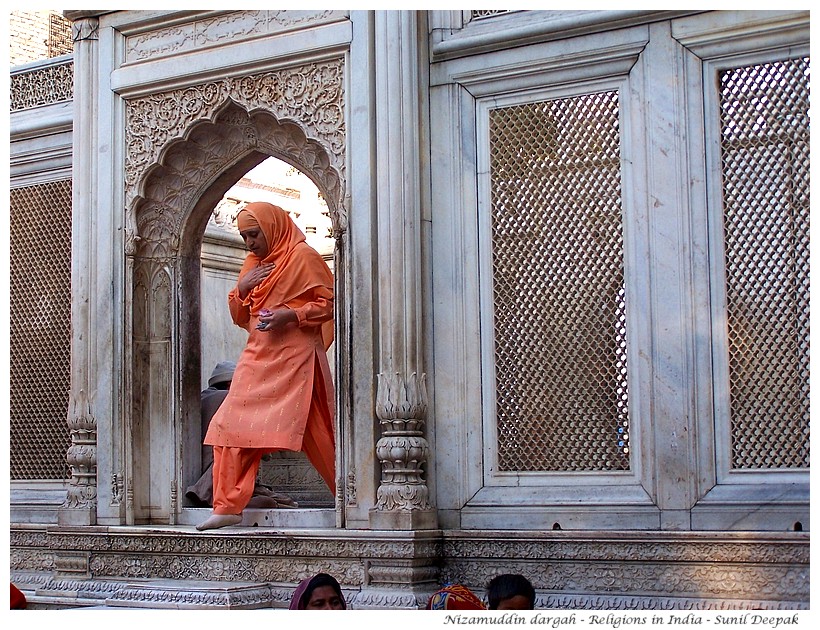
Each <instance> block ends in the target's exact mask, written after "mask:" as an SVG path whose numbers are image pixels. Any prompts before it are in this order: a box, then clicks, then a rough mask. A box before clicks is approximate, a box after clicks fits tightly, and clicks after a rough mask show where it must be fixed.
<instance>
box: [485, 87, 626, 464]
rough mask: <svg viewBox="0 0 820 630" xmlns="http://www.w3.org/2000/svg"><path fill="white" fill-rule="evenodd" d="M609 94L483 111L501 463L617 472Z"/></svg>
mask: <svg viewBox="0 0 820 630" xmlns="http://www.w3.org/2000/svg"><path fill="white" fill-rule="evenodd" d="M618 118H619V104H618V92H617V91H609V92H601V93H596V94H587V95H583V96H578V97H573V98H562V99H557V100H547V101H541V102H535V103H526V104H522V105H514V106H510V107H500V108H497V109H493V110H491V111H490V120H489V125H490V169H491V202H492V250H493V251H492V264H493V308H494V318H495V319H494V327H495V330H494V334H495V370H496V418H497V437H498V466H499V469H500V470H501V471H618V470H628V469H629V466H630V464H629V421H628V415H627V411H628V395H627V379H626V369H627V356H626V319H625V308H626V305H625V296H624V272H623V268H624V264H623V226H622V208H621V172H620V136H619V120H618Z"/></svg>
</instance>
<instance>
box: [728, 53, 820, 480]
mask: <svg viewBox="0 0 820 630" xmlns="http://www.w3.org/2000/svg"><path fill="white" fill-rule="evenodd" d="M720 110H721V113H720V116H721V120H720V123H721V158H722V171H723V204H724V208H723V222H724V238H725V261H726V296H727V306H728V314H727V315H728V337H729V380H730V384H729V386H730V408H731V411H730V415H731V466H732V468H734V469H773V468H804V467H806V468H807V467H808V466H809V59H808V58H807V57H804V58H799V59H790V60H787V61H780V62H776V63H767V64H761V65H754V66H746V67H741V68H735V69H731V70H725V71H723V72H722V73H721V75H720Z"/></svg>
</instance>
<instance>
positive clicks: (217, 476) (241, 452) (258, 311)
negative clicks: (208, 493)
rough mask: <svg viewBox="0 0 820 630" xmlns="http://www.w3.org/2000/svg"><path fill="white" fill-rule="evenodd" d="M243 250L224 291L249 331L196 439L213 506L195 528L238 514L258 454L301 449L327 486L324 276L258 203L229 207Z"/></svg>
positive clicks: (329, 439) (328, 337)
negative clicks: (234, 210)
mask: <svg viewBox="0 0 820 630" xmlns="http://www.w3.org/2000/svg"><path fill="white" fill-rule="evenodd" d="M236 223H237V227H238V228H239V233H240V235H241V236H242V239H243V240H244V241H245V245H246V247H247V248H248V255H247V256H246V257H245V262H244V263H243V265H242V269H241V270H240V272H239V278H238V280H237V284H236V286H235V287H234V289H233V290H231V292H230V293H229V294H228V309H229V311H230V316H231V319H232V320H233V322H234V323H235V324H236V325H237V326H239V327H241V328H243V329H245V330H246V331H247V332H248V338H247V341H246V345H245V349H244V350H243V351H242V353H241V354H240V356H239V359H238V360H237V364H236V371H235V373H234V377H233V380H232V384H231V388H230V390H229V391H228V394H227V395H226V397H225V400H224V402H223V403H222V405H221V406H220V407H219V409H218V410H217V411H216V412H215V414H214V416H213V418H212V420H211V422H210V424H209V425H208V431H207V434H206V435H205V438H204V440H203V443H204V444H206V445H209V446H212V447H213V455H214V466H213V512H212V514H211V516H209V517H208V519H207V520H205V521H204V522H203V523H200V524H199V525H197V530H199V531H203V530H208V529H218V528H222V527H228V526H232V525H239V524H240V523H241V522H242V513H243V511H244V510H245V508H246V507H248V504H249V502H250V500H251V498H252V496H253V492H254V487H255V478H256V475H257V473H258V471H259V462H260V461H261V458H262V457H263V456H264V455H266V454H267V453H272V452H276V451H302V452H304V453H305V455H306V456H307V459H308V460H309V461H310V463H311V464H312V465H313V467H314V468H315V469H316V471H317V472H318V473H319V475H320V476H321V477H322V479H323V480H324V481H325V483H326V484H327V486H328V489H329V490H330V492H331V494H333V495H335V493H336V470H335V460H336V446H335V435H334V427H333V417H334V413H335V406H334V387H333V380H332V374H331V370H330V366H329V364H328V361H327V354H326V353H327V349H328V347H329V346H330V344H331V342H332V340H333V274H332V273H331V271H330V268H329V267H328V266H327V263H326V262H325V261H324V259H323V258H322V256H321V255H320V254H319V253H318V252H317V251H316V250H314V249H313V248H312V247H310V246H309V245H308V244H307V242H306V241H305V235H304V234H303V233H302V231H301V230H300V229H299V228H298V227H297V226H296V224H295V223H294V222H293V220H292V219H291V218H290V216H289V215H288V213H287V212H286V211H285V210H283V209H282V208H280V207H279V206H275V205H273V204H270V203H267V202H253V203H249V204H248V205H247V206H246V207H245V208H243V209H242V210H241V211H240V212H239V214H238V215H237V220H236Z"/></svg>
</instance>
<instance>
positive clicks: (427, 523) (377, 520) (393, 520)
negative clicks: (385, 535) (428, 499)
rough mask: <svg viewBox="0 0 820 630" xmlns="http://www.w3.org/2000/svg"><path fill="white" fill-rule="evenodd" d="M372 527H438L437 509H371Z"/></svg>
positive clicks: (396, 528) (400, 528) (395, 528)
mask: <svg viewBox="0 0 820 630" xmlns="http://www.w3.org/2000/svg"><path fill="white" fill-rule="evenodd" d="M370 527H371V528H373V529H386V530H417V529H437V528H438V519H437V515H436V511H435V510H433V509H429V510H391V511H386V510H379V509H373V510H370Z"/></svg>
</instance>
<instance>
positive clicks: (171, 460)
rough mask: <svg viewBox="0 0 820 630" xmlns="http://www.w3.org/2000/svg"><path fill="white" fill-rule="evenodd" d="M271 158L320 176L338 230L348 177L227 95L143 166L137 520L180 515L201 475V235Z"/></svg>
mask: <svg viewBox="0 0 820 630" xmlns="http://www.w3.org/2000/svg"><path fill="white" fill-rule="evenodd" d="M270 156H272V157H276V158H278V159H281V160H283V161H285V162H288V163H289V164H291V165H293V166H295V167H296V168H298V169H300V170H301V171H302V172H304V173H305V174H306V175H307V176H308V177H310V178H311V180H312V181H313V182H314V183H315V184H316V186H317V187H318V188H319V190H320V191H321V192H322V194H323V195H324V196H325V199H326V200H327V204H328V208H329V209H330V212H331V220H332V222H333V230H334V234H335V236H336V237H337V238H338V237H340V236H341V235H342V234H343V233H344V227H345V226H344V223H345V220H344V217H343V213H344V211H343V209H342V207H341V206H342V203H341V200H342V191H343V181H342V177H341V175H340V173H339V172H338V171H337V170H336V168H334V166H333V165H332V164H331V160H330V159H329V157H328V152H327V151H326V150H325V148H324V147H323V146H322V144H320V143H319V142H318V141H315V140H312V139H310V138H308V137H307V135H306V134H305V131H304V130H303V128H302V127H301V126H300V125H299V124H297V123H296V122H293V121H289V120H278V119H277V118H276V117H275V116H274V115H273V114H271V113H270V112H268V111H264V110H255V111H246V110H245V109H244V108H243V107H241V106H240V105H238V104H236V103H235V102H233V101H232V100H230V99H228V100H227V101H226V103H225V105H224V107H222V108H221V109H220V110H219V111H218V113H217V114H216V115H215V116H214V117H213V119H212V120H200V121H196V122H194V123H192V124H191V125H190V128H189V129H188V130H187V132H186V133H185V134H184V135H183V137H182V138H178V139H176V140H174V141H172V142H170V144H169V146H168V147H167V148H165V149H163V150H162V151H161V152H160V153H159V161H158V163H156V164H153V165H151V166H150V167H148V168H146V169H145V171H144V173H145V175H144V177H143V178H142V180H141V182H140V185H139V189H140V191H141V193H142V194H141V195H138V196H137V197H136V198H135V199H134V203H133V204H132V206H131V207H132V211H131V212H129V213H128V216H127V222H128V227H127V229H126V254H127V268H128V273H127V276H128V279H129V280H128V281H129V284H130V287H129V289H128V294H130V296H131V308H130V309H129V311H128V312H129V313H130V322H127V323H126V324H127V329H128V330H130V337H131V339H130V344H127V345H128V346H129V348H128V349H129V356H130V363H131V369H130V370H127V372H130V374H129V375H128V376H127V377H126V389H127V390H129V391H130V395H128V396H127V399H130V401H131V405H128V406H126V413H125V426H124V427H123V431H124V443H125V449H124V450H125V453H124V455H125V468H126V469H127V471H128V472H127V474H126V480H127V481H126V497H127V499H126V520H127V522H129V523H174V522H175V518H176V515H178V514H179V511H180V509H181V508H182V507H183V503H182V498H183V495H184V490H183V489H184V488H185V487H186V486H187V485H189V484H191V483H193V482H194V481H195V480H196V478H197V477H198V476H199V475H198V471H199V470H200V463H199V455H198V454H199V452H200V446H201V445H200V435H199V430H200V429H199V426H200V423H199V404H198V401H199V390H200V356H199V355H200V312H199V299H200V266H199V265H200V249H201V244H202V238H203V234H204V231H205V226H206V224H207V222H208V219H209V217H210V216H211V213H212V211H213V209H214V207H215V206H216V204H217V203H218V201H219V200H220V199H221V198H222V196H223V195H224V194H225V192H226V191H227V190H228V189H229V188H230V187H231V186H232V185H233V184H234V183H236V181H238V180H239V179H240V178H241V177H242V175H244V174H245V173H246V172H247V171H248V170H250V169H251V168H253V167H254V166H256V165H257V164H259V163H260V162H262V161H263V160H264V159H266V158H267V157H270ZM177 401H182V404H180V403H179V402H177ZM194 401H195V402H194ZM172 437H173V439H171V438H172ZM193 454H195V455H193Z"/></svg>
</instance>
